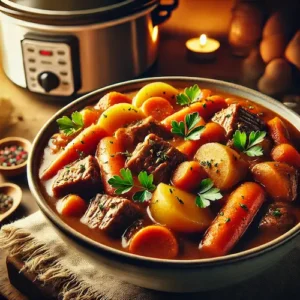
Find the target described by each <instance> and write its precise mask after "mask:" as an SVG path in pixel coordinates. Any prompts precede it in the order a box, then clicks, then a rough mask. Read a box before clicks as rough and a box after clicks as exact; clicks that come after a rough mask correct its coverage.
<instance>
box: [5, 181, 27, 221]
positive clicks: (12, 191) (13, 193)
mask: <svg viewBox="0 0 300 300" xmlns="http://www.w3.org/2000/svg"><path fill="white" fill-rule="evenodd" d="M0 193H3V194H6V195H9V196H10V197H12V198H13V201H14V202H13V205H12V207H11V208H10V209H9V210H8V211H6V212H5V213H3V214H2V213H0V223H1V222H2V221H3V220H4V219H6V218H7V217H9V216H10V215H11V214H12V213H13V212H14V211H15V210H16V209H17V207H18V206H19V204H20V203H21V200H22V190H21V188H20V187H19V186H18V185H16V184H13V183H3V184H0Z"/></svg>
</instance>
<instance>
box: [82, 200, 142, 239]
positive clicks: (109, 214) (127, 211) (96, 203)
mask: <svg viewBox="0 0 300 300" xmlns="http://www.w3.org/2000/svg"><path fill="white" fill-rule="evenodd" d="M141 216H142V212H141V210H140V208H139V207H138V206H137V205H135V204H134V203H132V202H131V201H130V200H128V199H126V198H123V197H112V196H109V195H105V194H97V195H96V197H95V198H94V199H92V200H91V202H90V205H89V207H88V209H87V211H86V213H85V215H84V216H83V217H82V218H81V222H82V223H83V224H85V225H87V226H89V227H90V228H92V229H98V230H101V231H104V232H106V233H108V234H110V235H112V236H118V237H119V236H121V235H122V234H123V232H124V231H125V230H126V228H128V227H129V226H130V225H131V224H132V223H133V222H134V221H136V220H137V219H138V218H140V217H141Z"/></svg>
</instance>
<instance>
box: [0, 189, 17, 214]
mask: <svg viewBox="0 0 300 300" xmlns="http://www.w3.org/2000/svg"><path fill="white" fill-rule="evenodd" d="M13 203H14V199H13V198H12V197H11V196H9V195H7V194H4V193H0V214H4V213H5V212H7V211H8V210H9V209H10V208H11V207H12V205H13Z"/></svg>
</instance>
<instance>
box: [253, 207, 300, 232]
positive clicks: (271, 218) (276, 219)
mask: <svg viewBox="0 0 300 300" xmlns="http://www.w3.org/2000/svg"><path fill="white" fill-rule="evenodd" d="M292 211H293V210H292V207H291V205H290V204H289V203H285V202H275V203H272V204H270V206H269V207H268V211H267V213H266V215H265V216H264V217H263V218H262V220H261V221H260V223H259V229H260V230H262V231H265V232H271V233H278V234H282V233H285V232H286V231H288V230H289V229H291V228H292V227H293V226H294V225H295V224H296V221H297V220H296V217H295V215H294V214H293V212H292Z"/></svg>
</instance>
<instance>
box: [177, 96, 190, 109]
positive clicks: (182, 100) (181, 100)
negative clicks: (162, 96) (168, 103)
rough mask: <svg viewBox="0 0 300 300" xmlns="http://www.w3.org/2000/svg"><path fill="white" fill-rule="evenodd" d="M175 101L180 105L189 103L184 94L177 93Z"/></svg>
mask: <svg viewBox="0 0 300 300" xmlns="http://www.w3.org/2000/svg"><path fill="white" fill-rule="evenodd" d="M176 103H177V104H180V105H182V106H183V105H189V104H190V99H189V97H188V96H187V95H185V94H178V95H177V96H176Z"/></svg>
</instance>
